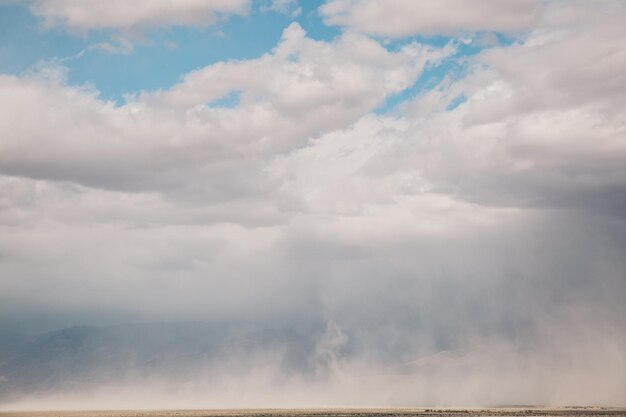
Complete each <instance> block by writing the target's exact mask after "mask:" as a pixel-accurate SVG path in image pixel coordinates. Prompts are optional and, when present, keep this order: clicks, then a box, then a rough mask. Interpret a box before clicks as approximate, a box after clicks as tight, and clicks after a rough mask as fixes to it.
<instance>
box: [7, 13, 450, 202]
mask: <svg viewBox="0 0 626 417" xmlns="http://www.w3.org/2000/svg"><path fill="white" fill-rule="evenodd" d="M445 53H446V51H433V50H431V49H429V48H427V47H423V46H421V45H418V44H409V45H407V46H406V47H405V48H403V49H401V50H400V51H398V52H388V51H387V50H385V49H384V48H382V47H381V46H380V45H378V44H377V43H375V42H374V41H372V40H369V39H367V38H365V37H358V36H356V37H355V36H352V35H346V36H345V37H341V38H339V39H338V40H337V41H334V42H331V43H328V42H320V41H313V40H310V39H308V38H306V36H305V33H304V31H303V30H302V28H301V27H300V26H299V25H297V24H292V25H291V26H289V27H288V28H287V29H286V30H285V32H284V35H283V38H282V40H281V42H280V43H279V45H278V46H277V47H276V49H275V50H274V51H273V52H272V53H270V54H266V55H264V56H262V57H261V58H258V59H254V60H248V61H240V62H225V63H217V64H214V65H210V66H208V67H206V68H203V69H200V70H197V71H195V72H192V73H190V74H188V75H186V76H185V77H184V78H183V80H182V81H181V82H180V83H179V84H177V85H175V86H174V87H172V88H171V89H170V90H167V91H159V92H154V93H143V94H141V95H140V96H139V97H138V98H137V99H135V100H131V101H129V102H128V103H127V104H125V105H124V106H121V107H117V106H116V105H114V104H113V103H109V102H103V101H101V100H99V99H98V98H97V96H96V93H95V92H93V91H90V90H88V89H85V88H81V87H69V86H65V85H64V84H63V82H62V80H60V79H59V77H56V78H53V79H51V80H49V81H45V80H42V79H41V78H40V77H37V76H31V77H14V76H2V77H1V78H0V88H1V89H2V90H3V91H4V92H5V93H6V94H9V95H15V100H14V101H13V102H12V103H4V105H3V107H4V109H5V111H4V114H3V116H2V119H0V130H2V131H4V132H6V138H7V139H6V140H4V141H3V142H2V144H1V145H0V146H1V148H0V149H1V152H2V156H1V157H0V171H2V172H4V173H5V174H9V175H20V176H25V177H30V178H34V179H52V180H65V181H72V182H76V183H79V184H82V185H86V186H91V187H99V188H105V189H112V190H122V189H123V190H128V191H133V190H134V191H157V192H164V193H169V192H174V193H176V194H181V195H182V194H187V195H188V196H189V197H191V196H196V197H197V198H201V199H204V198H210V199H211V200H212V201H213V202H217V201H219V200H223V199H226V200H228V199H232V198H238V197H243V198H246V199H247V198H249V197H253V196H255V195H256V196H259V193H261V194H266V193H268V192H270V191H271V188H272V187H273V186H274V185H273V184H272V183H270V182H268V181H260V178H262V177H263V176H264V175H265V174H264V173H263V171H262V168H263V164H264V163H265V162H264V161H266V160H267V158H270V157H272V156H273V155H274V154H275V153H280V152H284V151H287V150H289V149H291V148H293V147H296V146H300V145H303V144H305V143H306V141H307V140H308V138H309V137H314V136H316V135H318V134H320V133H322V132H324V131H329V130H332V129H336V128H339V127H341V126H344V125H346V124H349V123H351V122H353V121H355V120H357V119H358V118H359V117H360V116H361V115H362V114H363V113H366V112H368V111H370V110H371V109H373V108H374V107H376V106H377V105H378V104H379V103H380V102H381V101H382V100H384V98H385V97H387V96H388V95H390V94H393V93H395V92H399V91H401V90H402V89H404V88H406V87H408V86H410V85H411V84H412V83H413V82H414V81H415V80H416V79H417V77H418V75H419V73H420V71H421V70H422V68H423V67H424V65H426V63H427V62H428V61H429V60H430V61H436V60H438V59H440V57H441V56H443V55H444V54H445ZM250 74H255V77H250ZM232 92H240V97H241V98H240V102H239V104H238V105H237V106H235V107H220V106H217V107H213V106H211V105H210V103H211V102H213V101H215V100H217V99H220V98H222V97H224V96H226V95H228V94H229V93H232ZM49 109H53V110H52V111H50V110H49ZM35 114H36V116H34V115H35ZM33 117H36V118H37V119H38V121H39V122H38V123H37V124H32V123H30V122H29V121H30V120H31V119H32V118H33ZM241 167H246V169H245V170H241ZM190 176H194V177H196V178H198V180H197V181H194V182H192V183H190V182H189V178H190ZM185 189H186V191H185ZM253 198H256V197H253Z"/></svg>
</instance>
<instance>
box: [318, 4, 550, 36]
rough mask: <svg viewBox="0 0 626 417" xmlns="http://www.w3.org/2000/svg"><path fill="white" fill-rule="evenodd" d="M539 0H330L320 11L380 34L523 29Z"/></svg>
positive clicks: (537, 12) (330, 20) (532, 17)
mask: <svg viewBox="0 0 626 417" xmlns="http://www.w3.org/2000/svg"><path fill="white" fill-rule="evenodd" d="M541 7H542V3H541V2H539V1H537V0H514V1H507V2H501V1H498V0H490V1H482V2H480V4H476V3H475V2H471V1H465V0H445V1H441V0H425V1H411V0H330V1H327V2H326V3H325V4H324V5H323V6H322V7H321V8H320V11H321V13H322V16H324V19H325V22H326V23H327V24H329V25H337V26H343V27H347V28H350V29H352V30H357V31H360V32H364V33H369V34H372V35H377V36H384V37H392V38H399V37H404V36H410V35H418V34H421V35H436V34H446V35H457V34H459V33H463V32H475V31H498V32H521V31H525V30H529V29H531V28H532V27H533V25H534V24H535V23H536V22H537V20H538V18H539V16H540V11H541Z"/></svg>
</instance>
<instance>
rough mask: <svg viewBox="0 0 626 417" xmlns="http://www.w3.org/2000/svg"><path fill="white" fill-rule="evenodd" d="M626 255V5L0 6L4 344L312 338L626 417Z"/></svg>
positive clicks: (342, 0) (377, 1) (364, 355)
mask: <svg viewBox="0 0 626 417" xmlns="http://www.w3.org/2000/svg"><path fill="white" fill-rule="evenodd" d="M625 255H626V3H625V2H623V1H620V0H594V1H583V0H508V1H501V0H484V1H481V2H480V3H476V2H470V1H467V0H420V1H413V0H325V1H323V0H312V1H305V0H300V1H298V0H263V1H254V0H213V1H208V0H207V1H204V0H179V1H177V2H175V3H174V2H171V1H167V0H136V1H132V2H130V1H124V0H111V1H107V2H100V1H96V0H93V1H91V0H23V1H18V0H0V330H2V331H6V332H9V331H11V332H25V333H37V332H44V331H50V330H54V329H58V328H62V327H69V326H75V325H113V324H120V323H140V322H161V321H163V322H172V321H193V320H199V321H233V320H247V321H255V322H259V323H262V324H263V325H265V326H267V327H281V326H283V327H291V328H304V327H306V326H307V325H310V324H311V323H317V324H321V325H324V326H327V328H328V329H332V331H333V332H334V333H333V334H341V335H342V337H341V338H340V340H350V341H351V343H354V344H355V345H356V346H360V347H361V350H360V352H361V354H360V357H359V362H358V366H357V365H356V364H355V365H354V368H350V366H351V365H352V363H350V364H343V365H344V367H343V368H342V369H343V370H344V371H345V370H346V369H358V370H362V369H363V367H364V366H365V365H364V364H368V365H367V366H374V365H372V364H376V363H378V361H383V362H384V360H385V358H388V357H394V358H399V359H400V360H402V361H404V362H406V363H409V362H411V361H419V360H426V359H421V358H430V359H428V360H431V361H433V360H434V361H435V362H433V363H435V365H433V366H435V369H436V370H437V372H439V370H440V371H441V372H440V373H437V372H435V373H436V375H435V376H433V375H431V377H432V378H434V380H436V381H440V382H441V383H442V385H445V386H446V387H448V386H451V387H455V389H457V390H458V388H459V386H457V385H454V384H453V385H446V384H447V383H448V382H450V381H457V382H458V381H465V380H464V379H463V378H474V379H472V380H473V381H477V380H479V381H483V382H485V383H487V382H492V381H493V379H490V377H487V376H485V375H486V374H485V372H487V374H488V375H491V374H489V372H492V371H493V373H494V374H496V373H498V374H501V375H505V376H506V378H504V379H503V381H504V382H503V388H502V390H500V391H498V392H499V393H500V394H502V395H503V396H505V395H504V394H503V393H506V392H508V391H506V389H509V390H511V389H514V388H515V389H518V388H519V385H515V384H513V382H512V381H518V382H519V381H520V380H521V381H522V382H523V384H525V385H523V389H522V391H521V392H523V394H524V395H523V396H522V400H526V399H530V400H533V399H536V398H540V401H543V402H548V403H549V402H552V403H558V404H562V403H568V404H572V403H584V404H587V403H593V404H605V405H625V403H624V398H623V396H622V394H623V392H624V391H625V390H626V371H625V369H626V324H625V323H626V304H625V303H624V302H623V300H624V297H625V296H626V256H625ZM440 353H444V354H445V355H444V356H436V357H435V356H433V355H437V354H440ZM433 358H435V359H433ZM429 363H430V362H429ZM502 364H507V366H505V367H504V368H501V365H502ZM485 370H488V371H485ZM346 372H347V371H346ZM354 372H357V371H354ZM359 372H360V371H359ZM433 372H434V371H433ZM479 376H480V377H479ZM477 378H478V379H477ZM480 378H482V379H480ZM546 379H548V380H549V381H550V383H549V384H548V386H546V385H545V384H544V385H538V384H539V382H541V381H543V382H544V383H545V381H546ZM413 382H415V381H413ZM413 382H411V381H409V382H407V383H406V384H408V385H406V384H405V385H403V390H402V395H403V398H409V400H407V401H405V402H404V403H410V398H412V397H411V395H413V391H411V390H410V389H409V388H410V386H411V385H410V384H411V383H413ZM385 383H386V382H385ZM508 383H511V384H513V385H507V384H508ZM416 384H417V383H416ZM516 384H517V382H516ZM418 385H419V384H418ZM419 386H421V387H423V382H422V385H419ZM478 386H479V387H480V386H482V385H480V384H478ZM507 387H508V388H507ZM539 393H541V395H543V396H540V397H537V395H539ZM445 394H446V393H445V392H443V391H442V392H438V393H436V394H433V395H435V396H439V397H437V398H440V397H441V396H445ZM464 394H465V395H466V397H463V398H468V399H469V400H468V401H469V402H471V401H472V399H473V398H474V397H472V396H473V395H475V394H476V393H475V392H474V391H471V392H470V391H464ZM476 395H478V394H476ZM481 395H483V396H482V397H480V398H481V399H484V398H487V397H484V395H486V394H484V393H482V394H481ZM498 395H499V394H497V393H496V394H493V396H492V397H489V398H488V399H489V400H490V401H492V402H493V401H497V400H498V398H499V397H498ZM507 395H508V394H507ZM503 398H504V397H503ZM506 398H510V397H506ZM381 401H382V402H384V400H381ZM480 401H482V400H479V399H477V400H476V403H479V404H480V403H481V402H480Z"/></svg>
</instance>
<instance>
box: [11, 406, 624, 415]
mask: <svg viewBox="0 0 626 417" xmlns="http://www.w3.org/2000/svg"><path fill="white" fill-rule="evenodd" d="M526 416H532V417H617V416H624V417H626V408H601V407H574V408H534V407H533V408H525V407H524V408H521V407H520V408H517V407H515V408H486V409H444V408H441V409H439V408H420V409H413V408H412V409H407V408H402V409H241V410H98V411H4V412H0V417H526Z"/></svg>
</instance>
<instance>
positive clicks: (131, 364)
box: [0, 322, 315, 402]
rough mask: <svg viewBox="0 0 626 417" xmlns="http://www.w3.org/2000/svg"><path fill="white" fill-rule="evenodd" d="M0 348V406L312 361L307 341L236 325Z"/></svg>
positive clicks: (58, 334) (107, 333)
mask: <svg viewBox="0 0 626 417" xmlns="http://www.w3.org/2000/svg"><path fill="white" fill-rule="evenodd" d="M18 339H19V340H18ZM0 341H1V342H2V343H0V402H3V401H8V400H11V399H15V398H19V397H21V396H24V395H33V394H35V395H36V394H38V393H50V392H64V391H67V390H72V389H75V388H85V387H87V388H88V387H90V386H93V387H97V386H99V385H100V384H106V383H120V382H133V381H141V380H143V379H146V378H167V380H168V381H176V380H177V379H178V380H181V381H184V380H189V379H193V378H199V377H206V376H207V375H215V374H218V373H219V372H222V371H224V370H226V369H228V370H229V371H232V369H233V368H235V369H240V370H242V371H245V369H246V368H249V367H251V366H255V365H257V364H259V363H267V362H271V363H272V364H273V365H275V366H278V367H279V368H280V369H283V370H285V372H289V373H307V372H309V371H310V370H311V367H312V366H313V364H314V363H313V362H314V360H315V337H314V336H313V335H307V334H300V333H298V332H296V331H294V330H292V329H263V328H261V329H258V328H254V327H251V326H246V325H241V324H238V325H233V324H214V323H198V322H185V323H150V324H129V325H120V326H111V327H71V328H66V329H62V330H58V331H54V332H50V333H46V334H42V335H39V336H37V337H32V338H29V339H25V338H17V337H15V340H13V341H12V340H11V337H10V336H5V337H3V338H0Z"/></svg>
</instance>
